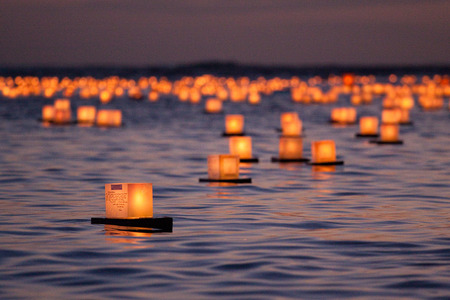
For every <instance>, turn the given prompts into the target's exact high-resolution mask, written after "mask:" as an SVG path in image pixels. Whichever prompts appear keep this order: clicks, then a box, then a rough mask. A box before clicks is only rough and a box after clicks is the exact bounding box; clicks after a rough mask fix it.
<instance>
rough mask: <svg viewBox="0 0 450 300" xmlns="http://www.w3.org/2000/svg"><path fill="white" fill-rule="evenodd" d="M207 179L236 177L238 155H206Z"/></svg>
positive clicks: (237, 175)
mask: <svg viewBox="0 0 450 300" xmlns="http://www.w3.org/2000/svg"><path fill="white" fill-rule="evenodd" d="M208 178H209V179H214V180H217V179H238V178H239V156H238V155H232V154H214V155H208Z"/></svg>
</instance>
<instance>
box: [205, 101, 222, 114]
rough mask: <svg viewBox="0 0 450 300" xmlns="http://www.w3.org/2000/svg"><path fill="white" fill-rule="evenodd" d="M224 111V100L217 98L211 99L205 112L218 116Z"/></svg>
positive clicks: (207, 102)
mask: <svg viewBox="0 0 450 300" xmlns="http://www.w3.org/2000/svg"><path fill="white" fill-rule="evenodd" d="M221 111H222V100H220V99H217V98H209V99H207V100H206V102H205V112H207V113H210V114H217V113H220V112H221Z"/></svg>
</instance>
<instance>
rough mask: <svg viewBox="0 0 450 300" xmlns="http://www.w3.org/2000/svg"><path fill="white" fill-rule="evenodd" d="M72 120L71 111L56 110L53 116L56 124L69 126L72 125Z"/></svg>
mask: <svg viewBox="0 0 450 300" xmlns="http://www.w3.org/2000/svg"><path fill="white" fill-rule="evenodd" d="M71 118H72V112H71V110H70V108H69V109H55V113H54V115H53V122H54V123H56V124H67V123H70V121H71Z"/></svg>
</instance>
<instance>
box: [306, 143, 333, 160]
mask: <svg viewBox="0 0 450 300" xmlns="http://www.w3.org/2000/svg"><path fill="white" fill-rule="evenodd" d="M311 152H312V161H313V162H314V163H328V162H334V161H336V145H335V144H334V141H332V140H323V141H314V142H312V147H311Z"/></svg>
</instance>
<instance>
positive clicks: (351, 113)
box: [331, 107, 356, 124]
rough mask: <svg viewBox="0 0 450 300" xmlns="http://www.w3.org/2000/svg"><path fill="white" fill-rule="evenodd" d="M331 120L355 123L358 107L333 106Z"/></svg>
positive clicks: (340, 122) (341, 122)
mask: <svg viewBox="0 0 450 300" xmlns="http://www.w3.org/2000/svg"><path fill="white" fill-rule="evenodd" d="M331 121H332V122H334V123H339V124H353V123H355V122H356V109H355V108H354V107H336V108H333V109H332V110H331Z"/></svg>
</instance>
